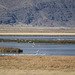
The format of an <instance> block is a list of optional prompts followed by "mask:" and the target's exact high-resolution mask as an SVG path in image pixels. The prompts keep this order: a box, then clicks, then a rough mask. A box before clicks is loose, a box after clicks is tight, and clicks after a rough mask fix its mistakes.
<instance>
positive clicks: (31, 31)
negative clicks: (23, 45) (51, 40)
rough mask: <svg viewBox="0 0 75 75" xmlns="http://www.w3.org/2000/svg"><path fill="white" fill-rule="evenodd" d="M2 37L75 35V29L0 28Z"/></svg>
mask: <svg viewBox="0 0 75 75" xmlns="http://www.w3.org/2000/svg"><path fill="white" fill-rule="evenodd" d="M0 35H75V27H21V26H17V27H16V26H7V25H5V26H0Z"/></svg>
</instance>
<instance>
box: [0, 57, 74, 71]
mask: <svg viewBox="0 0 75 75" xmlns="http://www.w3.org/2000/svg"><path fill="white" fill-rule="evenodd" d="M1 67H2V68H6V69H14V68H15V69H21V70H22V69H23V70H24V69H33V70H34V69H35V70H36V69H43V70H51V69H59V70H60V69H70V70H73V69H75V56H1V57H0V68H1Z"/></svg>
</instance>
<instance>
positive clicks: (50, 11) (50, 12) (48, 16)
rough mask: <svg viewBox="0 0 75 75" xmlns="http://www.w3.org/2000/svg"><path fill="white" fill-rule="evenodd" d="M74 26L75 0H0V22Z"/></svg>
mask: <svg viewBox="0 0 75 75" xmlns="http://www.w3.org/2000/svg"><path fill="white" fill-rule="evenodd" d="M19 23H22V24H27V25H32V26H49V27H59V26H65V27H73V26H75V0H0V24H1V25H2V24H3V25H4V24H10V25H12V24H13V25H14V24H19Z"/></svg>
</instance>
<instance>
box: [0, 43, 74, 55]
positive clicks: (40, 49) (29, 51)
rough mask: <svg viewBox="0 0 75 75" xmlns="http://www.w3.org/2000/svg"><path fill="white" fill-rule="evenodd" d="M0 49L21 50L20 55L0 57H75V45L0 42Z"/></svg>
mask: <svg viewBox="0 0 75 75" xmlns="http://www.w3.org/2000/svg"><path fill="white" fill-rule="evenodd" d="M0 47H13V48H20V49H23V53H21V54H3V53H0V55H72V56H75V44H60V45H59V44H50V43H15V42H10V43H9V42H0Z"/></svg>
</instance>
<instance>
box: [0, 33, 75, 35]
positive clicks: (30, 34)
mask: <svg viewBox="0 0 75 75" xmlns="http://www.w3.org/2000/svg"><path fill="white" fill-rule="evenodd" d="M0 35H45V36H47V35H60V36H61V35H72V36H73V35H75V33H0Z"/></svg>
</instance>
